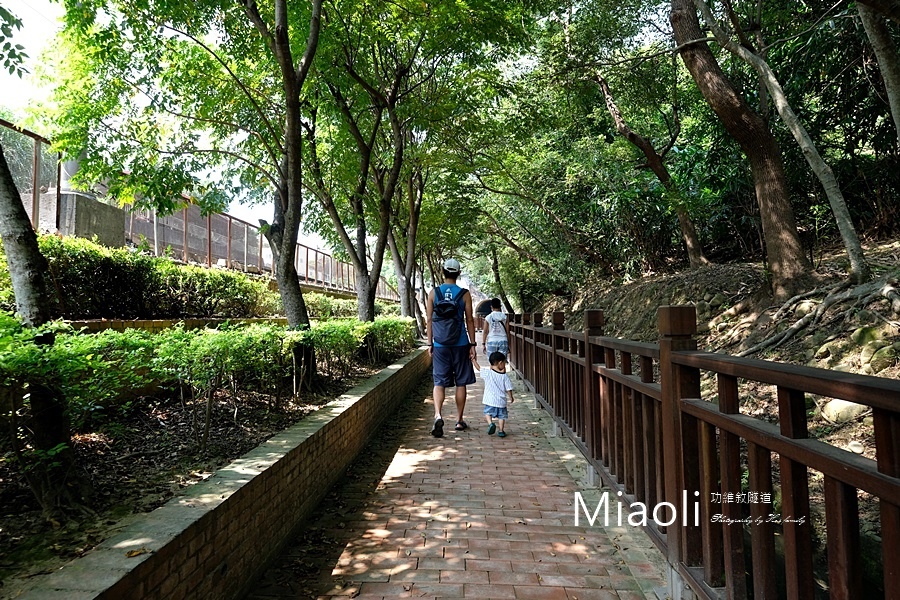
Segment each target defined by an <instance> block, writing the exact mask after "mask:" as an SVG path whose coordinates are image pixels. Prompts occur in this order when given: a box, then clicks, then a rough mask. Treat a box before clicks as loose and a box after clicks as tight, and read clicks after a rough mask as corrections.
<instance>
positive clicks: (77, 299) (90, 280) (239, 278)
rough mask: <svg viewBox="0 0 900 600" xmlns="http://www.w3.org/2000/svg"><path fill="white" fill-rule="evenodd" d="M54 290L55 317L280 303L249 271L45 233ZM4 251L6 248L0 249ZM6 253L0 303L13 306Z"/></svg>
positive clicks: (259, 307)
mask: <svg viewBox="0 0 900 600" xmlns="http://www.w3.org/2000/svg"><path fill="white" fill-rule="evenodd" d="M39 243H40V248H41V252H42V253H43V254H44V256H46V257H47V260H48V262H49V265H50V276H51V278H52V281H51V282H50V284H51V285H50V289H51V290H55V291H56V297H55V301H56V305H55V314H56V316H60V317H65V318H67V319H97V318H126V319H138V318H172V317H175V318H177V317H264V316H269V315H271V314H274V313H276V312H278V311H279V310H280V300H279V298H278V294H277V293H274V292H272V291H270V290H269V288H268V285H267V284H266V282H265V281H262V280H258V279H252V278H250V277H248V276H247V275H244V274H243V273H236V272H233V271H221V270H214V269H203V268H200V267H192V266H182V265H177V264H175V263H174V262H173V261H172V260H170V259H168V258H162V257H160V258H156V257H149V256H145V255H143V254H140V253H137V252H134V251H132V250H129V249H126V248H106V247H104V246H101V245H99V244H96V243H94V242H91V241H89V240H85V239H81V238H60V237H58V236H53V235H45V236H41V237H40V240H39ZM0 254H2V252H0ZM5 267H6V265H5V258H2V259H0V269H2V274H0V308H2V309H5V310H7V311H9V312H12V311H14V310H15V299H14V297H13V295H12V286H11V284H10V281H9V274H8V270H7V269H6V268H5Z"/></svg>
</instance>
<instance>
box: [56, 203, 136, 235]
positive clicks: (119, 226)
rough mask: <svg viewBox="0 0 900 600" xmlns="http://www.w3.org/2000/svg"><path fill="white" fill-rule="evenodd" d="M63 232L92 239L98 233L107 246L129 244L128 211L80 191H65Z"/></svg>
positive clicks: (62, 206) (62, 213)
mask: <svg viewBox="0 0 900 600" xmlns="http://www.w3.org/2000/svg"><path fill="white" fill-rule="evenodd" d="M59 204H60V219H59V231H60V233H62V234H63V235H74V236H78V237H83V238H88V239H91V238H92V237H93V236H95V235H96V236H97V241H99V242H100V243H101V244H103V245H104V246H109V247H111V248H120V247H122V246H124V245H125V226H124V223H125V211H124V210H122V209H121V208H117V207H115V206H110V205H108V204H103V203H102V202H98V201H97V200H94V199H93V198H91V197H89V196H86V195H84V194H82V193H79V192H63V193H62V194H61V196H60V201H59Z"/></svg>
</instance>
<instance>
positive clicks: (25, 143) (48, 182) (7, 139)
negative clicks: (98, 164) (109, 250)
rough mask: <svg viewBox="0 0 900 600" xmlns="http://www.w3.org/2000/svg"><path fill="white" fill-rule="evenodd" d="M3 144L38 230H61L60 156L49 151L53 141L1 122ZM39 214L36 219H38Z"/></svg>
mask: <svg viewBox="0 0 900 600" xmlns="http://www.w3.org/2000/svg"><path fill="white" fill-rule="evenodd" d="M0 125H2V127H0V144H2V146H3V155H4V157H5V158H6V163H7V164H8V165H9V170H10V172H11V173H12V177H13V181H14V182H15V184H16V189H17V190H19V194H20V196H21V198H22V204H23V205H24V206H25V211H26V212H27V213H28V217H29V218H30V219H31V221H32V223H36V228H40V229H44V230H48V231H55V230H57V229H59V223H58V220H57V214H58V213H57V211H56V207H57V206H58V205H59V190H60V185H59V180H60V174H61V170H60V162H59V159H60V157H59V155H58V154H55V153H52V152H50V140H48V139H46V138H44V137H42V136H40V135H38V134H36V133H34V132H33V131H28V130H27V129H21V128H19V127H16V126H15V125H13V124H12V123H10V122H9V121H7V120H5V119H0ZM35 215H37V217H38V218H37V219H35Z"/></svg>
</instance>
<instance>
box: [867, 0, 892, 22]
mask: <svg viewBox="0 0 900 600" xmlns="http://www.w3.org/2000/svg"><path fill="white" fill-rule="evenodd" d="M857 5H865V6H866V7H868V8H870V9H872V10H873V11H875V12H877V13H879V14H881V15H884V16H885V17H887V18H888V19H890V20H891V21H893V22H894V23H898V24H900V0H859V1H858V2H857Z"/></svg>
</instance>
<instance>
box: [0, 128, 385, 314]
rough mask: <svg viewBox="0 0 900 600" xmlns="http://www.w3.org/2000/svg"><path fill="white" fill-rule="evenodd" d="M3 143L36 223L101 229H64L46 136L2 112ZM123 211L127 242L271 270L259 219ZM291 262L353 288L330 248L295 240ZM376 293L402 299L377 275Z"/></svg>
mask: <svg viewBox="0 0 900 600" xmlns="http://www.w3.org/2000/svg"><path fill="white" fill-rule="evenodd" d="M0 144H2V145H3V151H4V156H5V157H6V160H7V163H8V164H9V166H10V171H11V172H12V175H13V181H14V182H15V184H16V188H17V189H18V190H19V191H20V194H21V197H22V203H23V204H24V206H25V210H26V212H27V213H28V217H29V218H30V219H31V222H32V225H33V226H34V227H35V229H36V230H40V231H51V232H60V233H63V234H75V233H77V234H78V235H82V236H85V237H91V236H92V234H96V233H99V232H97V231H91V230H90V229H87V230H84V231H82V230H79V231H77V232H76V231H74V230H73V231H66V224H67V223H69V222H70V221H71V222H74V221H75V219H74V218H72V219H67V218H65V216H62V215H61V214H60V213H61V212H62V211H65V210H69V211H73V210H77V206H76V203H74V202H73V203H68V204H66V203H63V202H61V197H62V193H61V189H62V186H61V176H62V169H61V163H60V156H59V155H58V154H54V153H51V152H50V151H49V148H50V140H48V139H46V138H44V137H42V136H40V135H38V134H36V133H34V132H32V131H28V130H27V129H22V128H19V127H16V126H15V125H13V124H12V123H10V122H9V121H6V120H4V119H0ZM67 193H68V192H67ZM78 195H80V196H82V198H81V200H84V199H85V197H84V196H85V195H83V194H78ZM64 204H65V206H63V205H64ZM69 216H71V215H69ZM122 218H123V224H124V239H125V242H126V243H130V244H133V245H140V246H146V247H147V249H149V250H151V251H153V252H154V253H155V254H156V255H157V256H170V257H172V258H175V259H177V260H181V261H183V262H185V263H195V264H201V265H206V266H208V267H212V266H214V265H215V266H220V267H226V268H230V269H238V270H243V271H247V272H251V273H271V274H274V272H275V264H274V261H273V260H272V251H271V249H270V248H269V244H268V242H266V241H265V239H264V238H265V236H264V235H262V233H261V232H260V229H259V227H258V226H256V225H252V224H250V223H247V222H246V221H242V220H241V219H237V218H235V217H232V216H231V215H228V214H224V213H212V214H209V215H203V214H202V212H201V211H200V208H199V207H197V206H196V205H188V206H187V207H185V208H184V209H182V210H181V211H179V212H176V213H175V214H172V215H168V216H165V217H158V216H157V215H156V213H155V212H154V211H152V210H123V211H122ZM80 223H83V220H82V221H79V224H80ZM117 227H118V226H116V228H117ZM119 239H121V238H119ZM294 266H295V267H296V269H297V273H298V275H299V277H300V281H301V283H305V284H307V285H310V286H313V287H317V288H323V289H325V290H334V291H338V292H343V293H347V294H354V293H355V292H356V272H355V270H354V268H353V265H351V264H349V263H346V262H343V261H340V260H337V259H336V258H334V257H333V256H331V255H330V254H328V253H327V252H322V251H321V250H316V249H315V248H310V247H309V246H306V245H304V244H297V250H296V254H295V257H294ZM376 297H377V298H379V299H381V300H389V301H399V299H400V297H399V295H398V294H397V292H396V290H394V289H393V288H392V287H391V286H390V285H388V283H387V281H386V280H385V279H384V278H383V277H382V278H381V279H380V280H379V283H378V288H377V291H376Z"/></svg>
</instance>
